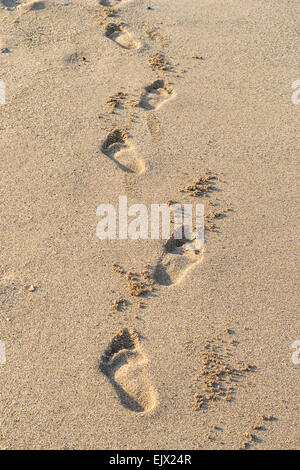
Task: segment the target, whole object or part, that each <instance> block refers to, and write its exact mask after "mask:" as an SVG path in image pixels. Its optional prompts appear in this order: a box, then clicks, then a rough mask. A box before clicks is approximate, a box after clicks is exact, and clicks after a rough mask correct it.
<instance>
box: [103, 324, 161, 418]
mask: <svg viewBox="0 0 300 470" xmlns="http://www.w3.org/2000/svg"><path fill="white" fill-rule="evenodd" d="M147 362H148V361H147V358H146V356H145V354H144V353H142V351H141V350H140V346H139V337H138V334H137V333H136V332H135V331H134V330H131V329H127V328H125V329H123V330H121V331H120V332H119V333H118V334H117V335H116V336H115V337H114V338H113V339H112V341H111V342H110V344H109V346H108V348H107V349H106V351H105V352H104V354H103V355H102V357H101V360H100V362H99V370H100V371H101V372H102V374H104V375H105V376H106V377H107V378H108V380H109V381H110V383H111V385H112V386H113V387H114V389H115V391H116V393H117V396H118V398H119V400H120V403H121V404H122V405H123V406H124V407H125V408H127V409H129V410H131V411H134V412H136V413H142V412H147V411H150V410H151V409H152V408H154V406H155V404H156V396H155V392H154V390H153V388H152V386H151V384H150V382H149V379H148V377H147V374H146V371H145V366H146V364H147Z"/></svg>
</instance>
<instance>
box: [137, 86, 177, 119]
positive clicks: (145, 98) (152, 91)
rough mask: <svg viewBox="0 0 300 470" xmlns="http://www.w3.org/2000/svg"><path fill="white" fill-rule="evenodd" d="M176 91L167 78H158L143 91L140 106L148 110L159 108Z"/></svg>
mask: <svg viewBox="0 0 300 470" xmlns="http://www.w3.org/2000/svg"><path fill="white" fill-rule="evenodd" d="M174 94H175V92H174V90H173V88H172V87H171V86H170V85H169V83H168V82H167V81H165V80H156V81H155V82H153V83H152V84H151V85H149V86H147V87H145V91H144V93H142V96H141V99H140V102H139V106H140V107H141V108H144V109H146V110H147V111H148V110H151V109H157V108H159V107H160V106H162V104H163V103H164V102H165V101H166V100H167V99H169V98H171V97H172V96H174Z"/></svg>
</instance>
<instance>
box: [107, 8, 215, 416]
mask: <svg viewBox="0 0 300 470" xmlns="http://www.w3.org/2000/svg"><path fill="white" fill-rule="evenodd" d="M120 3H121V2H118V1H117V0H101V1H100V4H101V5H102V6H103V7H107V8H113V7H115V6H117V5H119V4H120ZM104 34H105V36H106V37H107V38H108V39H110V40H111V41H113V42H115V43H116V44H117V45H118V46H120V47H122V48H123V49H127V50H136V49H139V48H140V46H141V44H140V43H139V42H138V41H136V39H135V38H134V35H133V34H131V33H130V32H129V31H128V30H127V28H126V27H125V24H124V23H123V22H121V21H109V22H108V23H106V24H105V26H104ZM166 64H168V62H167V61H166V59H165V58H164V56H163V55H162V54H161V53H156V54H154V55H153V58H152V59H151V61H150V64H149V60H148V65H149V67H150V68H151V69H152V70H155V69H157V70H160V71H165V70H167V66H166ZM175 96H176V92H175V90H174V89H173V87H172V86H171V85H170V83H169V82H168V81H167V80H165V79H162V78H160V79H156V80H154V81H153V82H152V83H150V84H149V85H147V86H145V87H144V88H143V90H142V92H141V94H140V97H139V99H138V100H137V101H136V103H135V106H136V107H137V108H139V109H141V110H143V111H144V113H145V120H146V122H147V125H148V127H149V129H150V133H151V135H152V137H153V138H155V137H157V136H158V134H159V129H158V125H157V124H156V117H155V111H156V110H158V109H160V108H161V107H162V106H163V105H165V104H166V103H167V102H168V101H169V100H170V99H173V98H174V97H175ZM126 97H127V94H125V93H123V92H119V93H117V94H115V95H113V96H111V97H109V98H108V100H107V104H108V105H109V106H111V114H115V112H116V110H117V108H118V109H123V108H124V102H125V101H126ZM149 123H150V125H149ZM101 151H102V153H103V155H104V156H105V157H107V158H109V159H110V160H111V161H112V162H114V164H115V165H116V166H117V167H118V168H119V170H121V171H122V172H124V173H125V175H126V174H131V175H133V176H135V175H136V176H137V175H141V174H143V173H145V172H146V165H145V162H144V160H143V159H142V157H140V156H139V155H138V154H137V152H136V150H135V146H134V144H133V140H132V138H131V137H129V135H128V132H127V131H126V130H125V129H122V128H114V129H112V130H111V131H110V132H109V133H108V135H107V136H106V138H105V140H104V141H103V142H102V144H101ZM205 182H206V181H205ZM181 229H183V227H181ZM202 256H203V249H202V248H201V249H200V248H199V247H198V245H197V239H196V238H195V239H193V235H192V236H191V239H186V238H185V236H184V235H182V236H181V237H177V236H176V237H175V235H174V233H173V234H172V236H171V237H170V238H169V240H167V242H166V243H165V244H164V246H163V249H162V254H161V256H160V258H159V259H158V260H157V262H156V264H155V265H154V266H152V281H153V282H154V283H156V284H158V285H160V286H162V287H171V286H176V285H177V284H178V283H180V282H181V281H182V280H183V279H184V278H185V277H186V275H187V274H188V273H189V272H190V271H191V270H192V269H193V268H194V267H195V266H196V265H197V264H198V263H200V262H201V260H202ZM122 274H124V273H123V271H122ZM128 274H129V273H128ZM129 282H131V290H130V294H131V295H133V296H147V295H148V284H147V285H146V287H145V285H144V284H143V281H139V280H132V279H131V278H130V281H129ZM132 286H134V289H133V288H132ZM120 303H122V306H123V305H127V301H126V299H124V298H123V297H122V298H118V299H117V300H116V301H115V303H114V305H117V307H119V304H120ZM140 308H141V307H140ZM125 309H126V307H125ZM117 311H118V308H117ZM147 364H148V357H147V355H146V354H145V353H144V352H143V351H142V349H141V346H140V338H139V336H138V333H137V332H136V331H135V330H133V329H128V328H125V329H123V330H121V331H120V332H119V333H118V334H116V335H115V336H114V337H113V338H112V340H111V342H110V343H109V345H108V347H107V349H106V351H105V352H104V353H103V355H102V357H101V360H100V362H99V369H100V371H101V372H102V374H103V375H104V376H105V377H106V378H107V379H108V380H109V382H110V384H111V386H112V388H113V389H114V391H115V393H116V395H117V397H118V398H119V401H120V404H121V405H122V406H123V407H124V408H126V409H128V410H130V411H132V412H135V413H147V412H149V411H151V410H153V409H154V408H155V406H156V404H157V395H156V392H155V389H154V388H153V386H152V385H151V382H150V379H149V377H148V373H147Z"/></svg>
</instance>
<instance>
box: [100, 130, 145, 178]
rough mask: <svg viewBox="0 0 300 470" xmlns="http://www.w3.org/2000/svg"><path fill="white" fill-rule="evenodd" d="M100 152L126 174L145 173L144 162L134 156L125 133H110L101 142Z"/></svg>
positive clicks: (117, 131)
mask: <svg viewBox="0 0 300 470" xmlns="http://www.w3.org/2000/svg"><path fill="white" fill-rule="evenodd" d="M101 150H102V152H103V153H104V155H106V156H107V157H109V158H110V159H111V160H112V161H113V162H115V164H116V165H117V166H118V167H119V168H121V170H123V171H126V172H127V173H136V174H140V173H143V172H144V171H145V163H144V161H143V160H142V159H141V158H140V157H139V156H138V155H136V153H135V151H134V148H133V147H132V146H131V145H130V144H129V143H128V136H127V134H126V132H125V131H124V130H122V129H114V130H113V131H111V132H110V133H109V134H108V136H107V138H106V139H105V141H104V142H103V144H102V146H101Z"/></svg>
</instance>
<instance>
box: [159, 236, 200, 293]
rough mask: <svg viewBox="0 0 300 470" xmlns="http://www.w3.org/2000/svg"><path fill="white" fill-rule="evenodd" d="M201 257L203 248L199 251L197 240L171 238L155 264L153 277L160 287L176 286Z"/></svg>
mask: <svg viewBox="0 0 300 470" xmlns="http://www.w3.org/2000/svg"><path fill="white" fill-rule="evenodd" d="M202 255H203V248H201V249H199V247H198V243H197V240H193V241H191V240H187V239H186V238H185V237H183V238H181V239H175V238H174V236H171V237H170V238H169V240H168V241H167V242H166V244H165V247H164V253H163V254H162V256H161V258H160V259H159V261H158V263H157V264H156V267H155V269H154V273H153V277H154V279H155V281H156V282H157V283H158V284H160V285H162V286H171V285H173V284H178V283H179V282H180V281H182V279H183V278H184V277H185V276H186V275H187V273H188V272H189V271H190V270H191V269H193V268H194V266H195V265H196V264H198V263H199V262H200V261H201V259H202Z"/></svg>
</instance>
